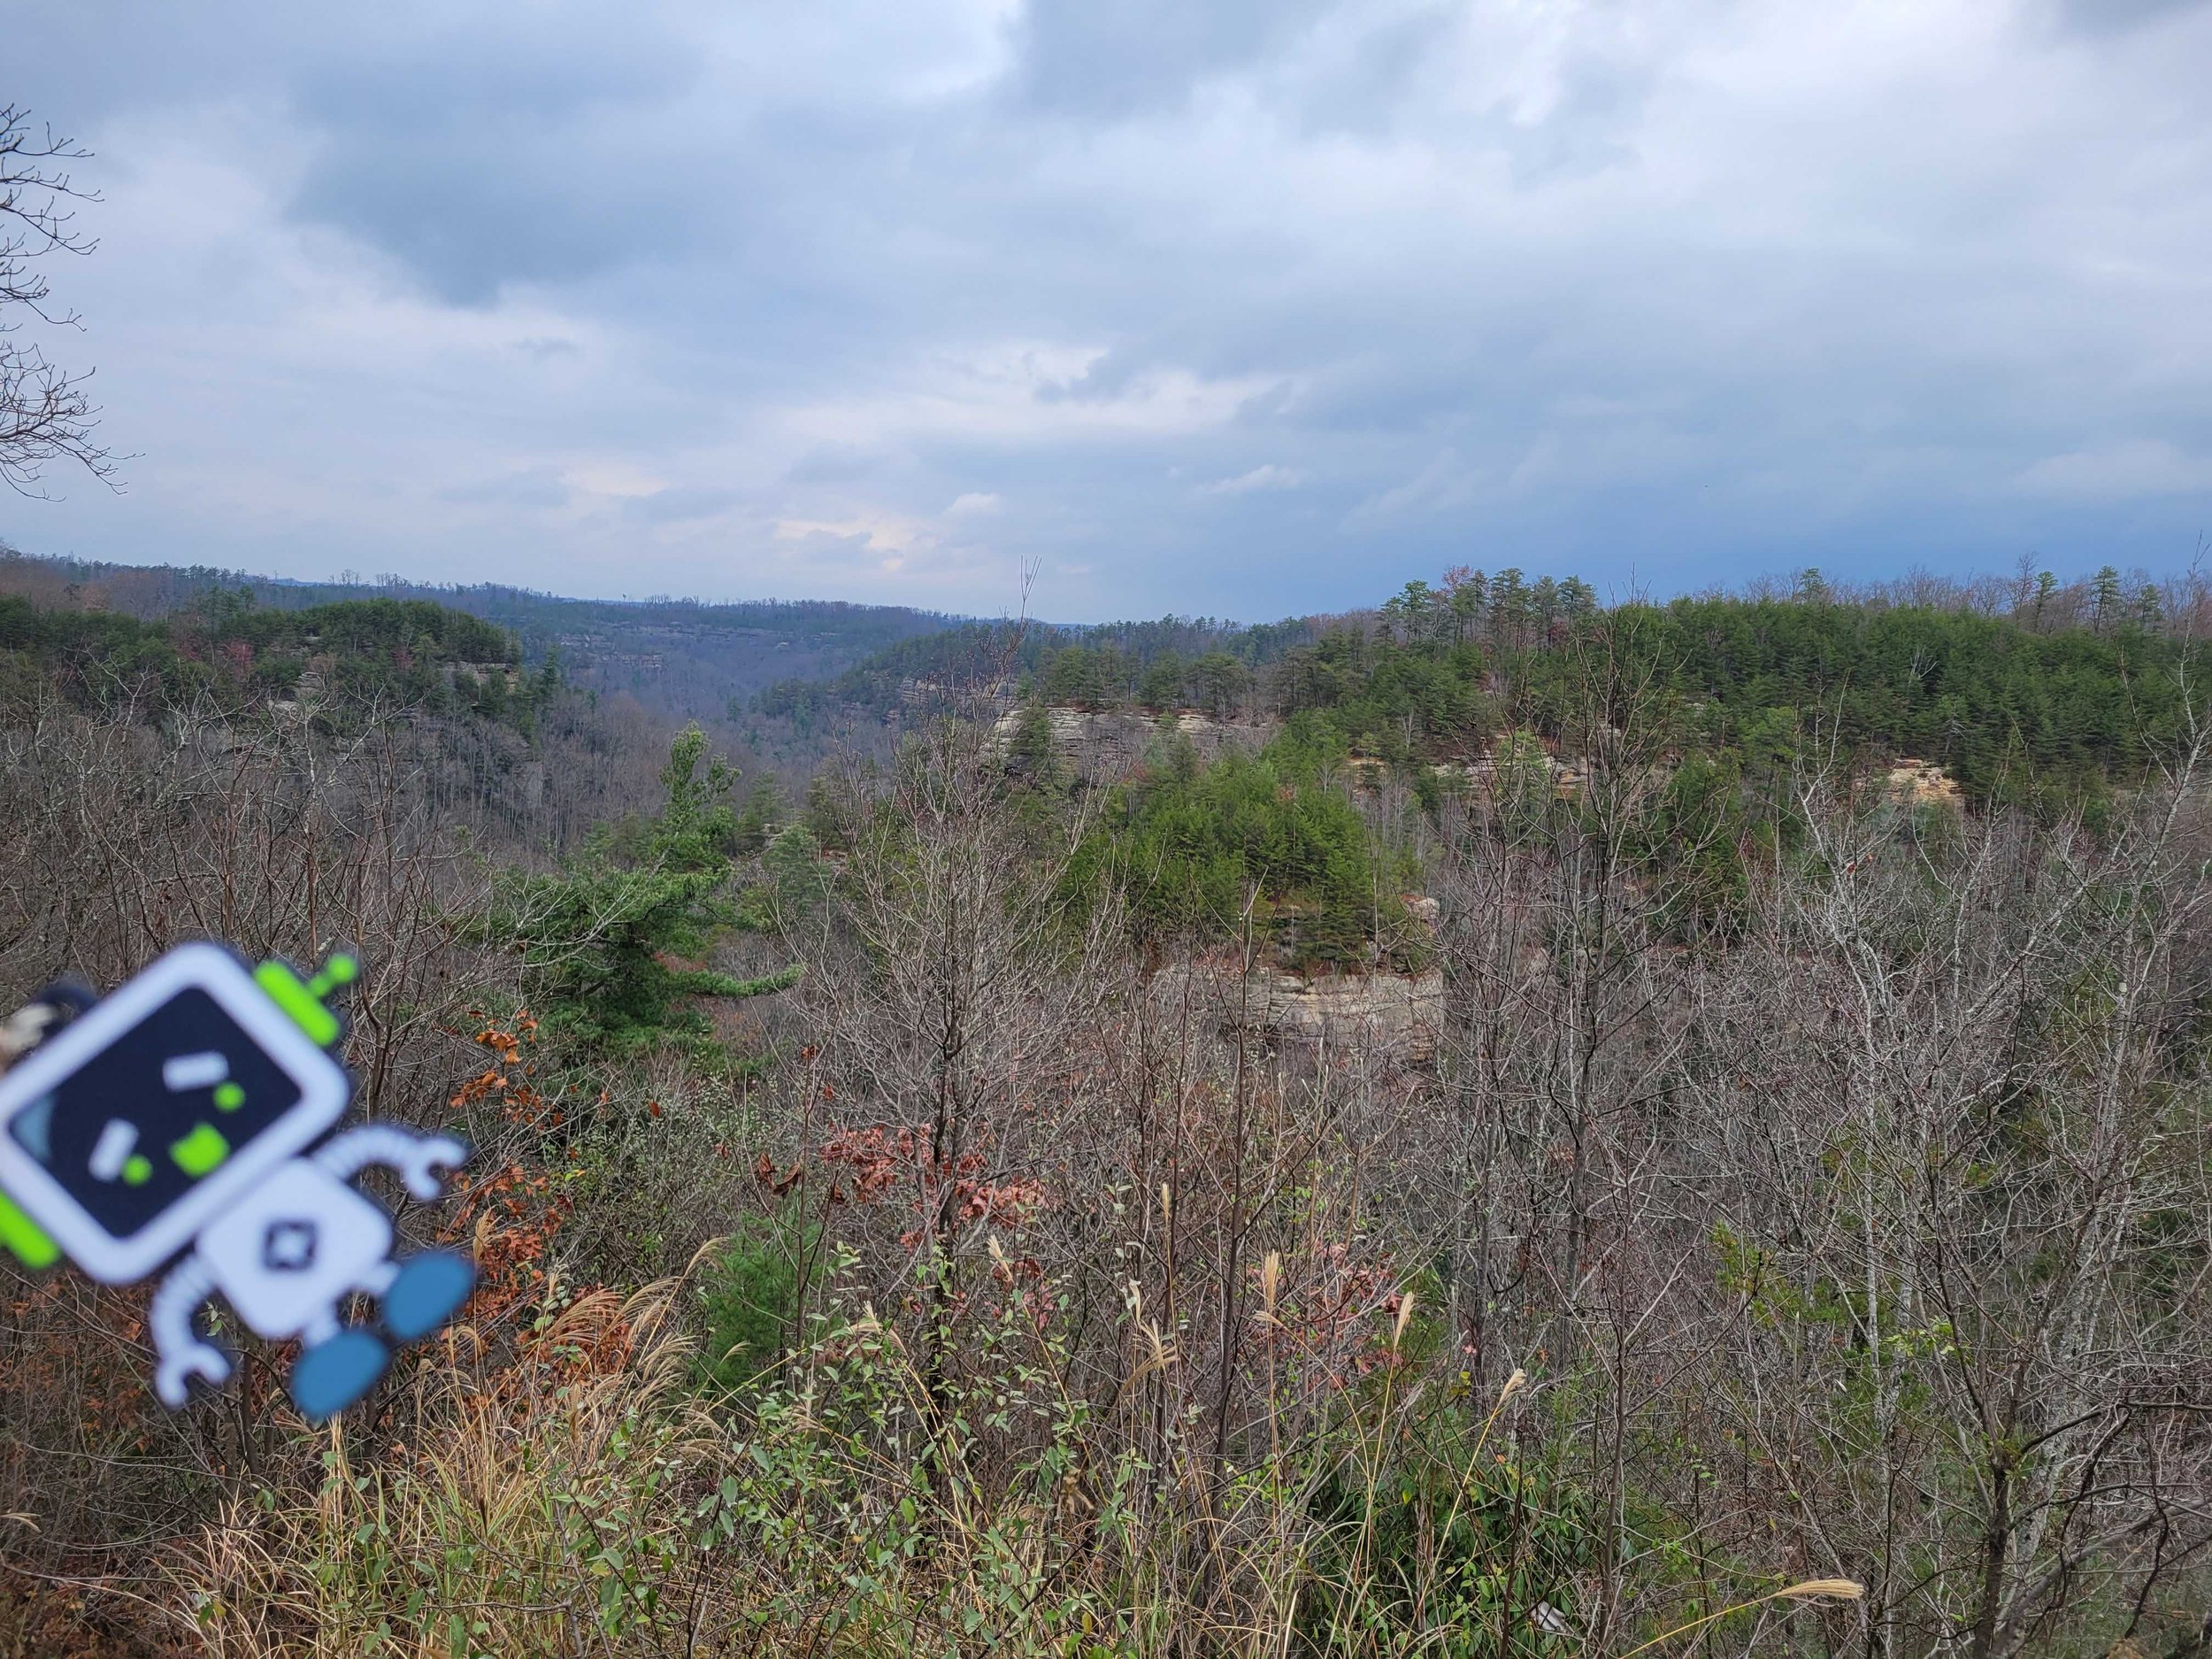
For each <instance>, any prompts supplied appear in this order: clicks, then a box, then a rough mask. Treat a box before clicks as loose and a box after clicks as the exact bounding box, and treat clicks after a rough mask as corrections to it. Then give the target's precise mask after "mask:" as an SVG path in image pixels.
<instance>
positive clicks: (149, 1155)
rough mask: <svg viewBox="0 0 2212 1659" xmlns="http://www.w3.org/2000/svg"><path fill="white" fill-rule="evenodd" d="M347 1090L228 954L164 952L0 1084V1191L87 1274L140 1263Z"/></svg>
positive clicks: (186, 1231)
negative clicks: (6, 1194)
mask: <svg viewBox="0 0 2212 1659" xmlns="http://www.w3.org/2000/svg"><path fill="white" fill-rule="evenodd" d="M350 1093H351V1089H350V1086H349V1083H348V1082H347V1079H346V1075H345V1072H344V1071H343V1070H342V1068H340V1067H339V1065H338V1064H337V1063H336V1062H335V1061H334V1060H332V1059H331V1058H330V1057H329V1056H328V1055H326V1054H325V1053H324V1052H323V1050H322V1048H320V1047H319V1045H318V1044H317V1043H316V1042H315V1041H313V1040H312V1039H311V1038H310V1037H309V1036H308V1035H307V1034H306V1033H303V1031H301V1029H300V1028H299V1026H298V1025H296V1024H295V1023H294V1021H293V1020H292V1018H290V1017H288V1015H287V1014H286V1013H285V1012H284V1010H282V1009H280V1007H279V1006H278V1005H277V1004H276V1003H275V1002H273V1001H272V1000H271V999H270V997H269V995H267V994H266V993H265V991H264V990H263V988H262V987H261V986H260V985H258V984H257V982H256V981H255V979H254V977H253V974H252V972H250V970H249V969H248V968H247V967H246V966H245V964H242V963H241V962H240V961H239V960H238V959H237V958H236V957H234V956H231V955H230V954H229V953H228V952H227V951H225V950H222V949H219V948H217V947H214V946H211V945H188V946H184V947H181V948H180V949H177V950H174V951H172V952H171V953H170V954H169V955H168V956H164V957H163V958H162V959H161V960H160V961H158V962H157V963H155V964H153V965H152V966H150V967H149V968H148V969H147V970H146V971H145V972H143V973H142V974H140V975H139V976H138V978H136V979H133V980H131V981H130V982H129V983H128V984H127V985H125V986H123V987H120V988H119V989H118V990H117V991H116V992H115V994H114V995H111V996H110V997H108V998H107V999H106V1000H105V1001H104V1002H99V1003H96V1004H95V1005H94V1006H93V1008H92V1009H91V1010H90V1011H88V1012H87V1013H86V1014H84V1015H82V1016H81V1017H80V1018H78V1019H77V1020H76V1021H74V1022H73V1024H71V1025H66V1026H65V1027H64V1028H63V1029H62V1030H61V1031H60V1032H59V1033H57V1034H56V1035H55V1036H54V1037H52V1038H50V1040H49V1041H47V1042H45V1043H43V1044H42V1045H41V1046H40V1047H39V1048H35V1049H34V1050H33V1051H32V1052H31V1054H30V1055H28V1056H26V1057H25V1059H24V1060H23V1061H22V1062H21V1063H20V1064H18V1065H17V1067H16V1068H15V1069H14V1070H13V1071H11V1072H9V1073H8V1074H7V1075H6V1077H5V1078H4V1079H0V1187H4V1188H5V1190H6V1191H7V1192H8V1194H10V1195H11V1196H12V1198H13V1199H14V1200H15V1202H17V1203H18V1204H19V1205H20V1206H21V1208H22V1209H23V1210H25V1211H26V1212H27V1213H28V1214H29V1215H30V1216H31V1217H33V1218H34V1219H35V1220H36V1221H37V1222H38V1223H39V1225H42V1227H44V1228H45V1229H46V1231H47V1232H48V1233H50V1234H52V1236H53V1238H54V1240H55V1241H56V1242H57V1243H58V1244H59V1245H60V1246H61V1248H62V1249H63V1250H64V1251H65V1253H66V1254H67V1255H68V1256H70V1258H71V1259H72V1260H73V1261H75V1262H76V1263H77V1264H78V1265H79V1266H81V1267H82V1268H83V1269H84V1270H85V1271H88V1272H89V1273H91V1274H92V1275H93V1276H94V1277H95V1278H97V1279H106V1280H108V1281H109V1282H111V1283H118V1282H122V1281H125V1280H127V1279H133V1278H136V1277H138V1276H140V1275H142V1274H143V1273H146V1272H149V1271H152V1269H153V1268H155V1267H157V1266H158V1265H160V1263H162V1262H163V1261H164V1260H165V1259H166V1258H167V1257H168V1256H172V1255H173V1254H175V1253H176V1251H178V1250H179V1249H180V1248H183V1247H184V1246H185V1245H186V1244H188V1243H189V1242H190V1240H191V1238H192V1236H193V1234H194V1233H196V1230H197V1229H198V1228H200V1227H202V1226H204V1225H206V1224H207V1223H208V1222H209V1221H210V1220H211V1219H213V1217H215V1216H216V1215H217V1214H218V1213H219V1212H220V1211H221V1210H222V1209H223V1208H224V1206H225V1205H227V1203H228V1202H231V1201H232V1199H233V1197H234V1195H235V1194H237V1193H239V1192H242V1191H243V1190H244V1189H245V1188H246V1187H249V1186H250V1185H251V1184H252V1183H253V1182H255V1181H257V1180H258V1179H260V1178H261V1176H262V1175H263V1174H264V1173H265V1171H268V1170H269V1169H271V1168H273V1166H274V1165H275V1164H278V1163H280V1162H281V1161H283V1160H284V1159H286V1158H288V1157H290V1156H293V1155H294V1154H296V1152H298V1151H299V1150H300V1149H301V1148H303V1147H305V1146H306V1145H308V1144H309V1143H310V1142H311V1141H314V1140H316V1139H318V1138H319V1137H320V1135H321V1134H322V1133H324V1132H325V1131H326V1130H327V1129H328V1128H329V1127H330V1126H331V1125H333V1124H334V1123H335V1122H336V1121H337V1119H338V1118H339V1116H340V1115H341V1114H342V1112H343V1111H344V1110H345V1107H346V1102H347V1100H348V1098H349V1094H350Z"/></svg>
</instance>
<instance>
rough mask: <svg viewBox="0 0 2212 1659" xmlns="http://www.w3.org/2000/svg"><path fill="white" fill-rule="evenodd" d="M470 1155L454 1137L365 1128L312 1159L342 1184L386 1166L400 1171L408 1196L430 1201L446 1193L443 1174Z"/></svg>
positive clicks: (326, 1146)
mask: <svg viewBox="0 0 2212 1659" xmlns="http://www.w3.org/2000/svg"><path fill="white" fill-rule="evenodd" d="M468 1155H469V1152H468V1148H466V1147H465V1146H463V1145H462V1144H461V1143H460V1142H459V1141H456V1140H455V1139H454V1138H453V1137H452V1136H451V1135H417V1134H411V1133H408V1132H407V1131H406V1130H404V1129H395V1128H393V1127H392V1126H391V1125H388V1124H365V1125H362V1126H361V1127H360V1128H358V1129H349V1130H348V1131H347V1132H346V1133H344V1134H342V1135H339V1136H336V1137H335V1138H334V1139H333V1140H330V1141H326V1142H324V1143H323V1145H321V1146H320V1147H318V1148H316V1149H315V1150H314V1152H313V1153H311V1155H310V1156H311V1157H312V1158H313V1159H314V1161H315V1162H316V1163H317V1164H319V1165H321V1166H322V1167H323V1168H324V1169H326V1170H327V1171H330V1172H331V1173H332V1174H333V1175H334V1176H336V1177H337V1178H338V1179H340V1180H342V1181H349V1180H351V1179H353V1178H354V1177H355V1176H357V1175H358V1174H359V1173H360V1172H361V1171H363V1170H365V1169H366V1168H367V1167H368V1166H369V1165H370V1164H385V1165H387V1166H388V1167H389V1168H391V1169H395V1170H397V1171H399V1175H400V1179H402V1180H403V1181H404V1182H405V1183H406V1184H407V1190H408V1191H409V1192H411V1193H412V1194H414V1195H415V1196H416V1197H418V1198H420V1199H425V1200H428V1199H432V1198H435V1197H436V1196H437V1195H438V1194H440V1193H441V1192H442V1191H444V1190H445V1182H444V1178H443V1177H442V1175H441V1174H440V1171H443V1170H449V1169H453V1168H455V1167H456V1166H457V1165H459V1164H465V1163H466V1162H467V1161H468Z"/></svg>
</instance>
